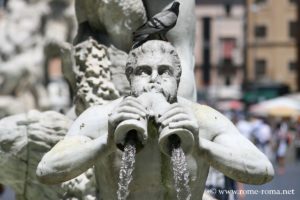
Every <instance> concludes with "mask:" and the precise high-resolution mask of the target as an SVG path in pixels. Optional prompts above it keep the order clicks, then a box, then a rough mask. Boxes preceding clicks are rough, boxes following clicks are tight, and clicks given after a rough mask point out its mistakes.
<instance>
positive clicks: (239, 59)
mask: <svg viewBox="0 0 300 200" xmlns="http://www.w3.org/2000/svg"><path fill="white" fill-rule="evenodd" d="M244 15H245V9H244V7H243V6H242V5H234V6H233V7H232V10H231V16H230V17H226V13H225V10H224V6H223V5H200V6H199V5H198V6H196V16H197V22H196V42H195V64H196V70H195V76H196V83H197V88H198V89H201V88H202V72H201V69H200V68H199V67H200V66H201V65H202V62H203V58H202V50H203V45H204V44H203V41H202V38H203V35H202V34H203V30H202V18H203V17H210V18H211V42H210V44H209V45H210V48H211V57H210V61H211V64H212V69H211V77H210V78H211V82H210V84H211V85H223V84H224V79H223V78H224V77H222V76H219V75H218V73H217V71H218V70H217V68H216V67H217V65H218V64H219V61H220V56H221V55H220V54H221V47H220V44H219V41H220V38H225V37H229V38H235V39H236V45H237V48H236V51H235V53H234V54H235V55H234V57H235V58H234V64H236V65H242V64H243V62H244V61H243V49H244V27H243V26H244ZM240 68H241V67H240ZM240 71H242V68H241V69H240ZM240 74H241V73H237V74H236V75H235V76H234V77H232V83H233V84H241V82H242V78H241V76H240Z"/></svg>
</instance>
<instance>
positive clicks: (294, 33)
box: [289, 21, 298, 39]
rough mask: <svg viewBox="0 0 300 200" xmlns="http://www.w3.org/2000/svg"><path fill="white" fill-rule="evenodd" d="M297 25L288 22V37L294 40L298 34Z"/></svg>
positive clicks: (294, 22) (293, 22)
mask: <svg viewBox="0 0 300 200" xmlns="http://www.w3.org/2000/svg"><path fill="white" fill-rule="evenodd" d="M297 25H298V23H297V22H296V21H290V22H289V36H290V37H291V38H294V39H296V38H297V33H298V26H297Z"/></svg>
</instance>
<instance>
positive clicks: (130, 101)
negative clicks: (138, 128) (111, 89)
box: [120, 97, 147, 114]
mask: <svg viewBox="0 0 300 200" xmlns="http://www.w3.org/2000/svg"><path fill="white" fill-rule="evenodd" d="M120 105H121V106H132V107H135V108H137V109H139V110H140V111H142V112H144V113H145V114H147V110H146V108H145V106H143V105H142V104H141V103H140V102H138V101H137V100H136V99H134V98H129V97H127V98H126V100H124V101H123V102H122V103H121V104H120Z"/></svg>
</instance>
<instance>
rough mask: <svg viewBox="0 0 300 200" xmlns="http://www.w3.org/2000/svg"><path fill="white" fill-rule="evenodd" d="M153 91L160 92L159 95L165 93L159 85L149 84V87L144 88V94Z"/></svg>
mask: <svg viewBox="0 0 300 200" xmlns="http://www.w3.org/2000/svg"><path fill="white" fill-rule="evenodd" d="M153 90H155V91H156V92H159V93H163V92H164V91H163V88H162V87H161V85H160V84H157V83H151V84H148V85H146V86H144V87H143V91H144V92H150V91H153Z"/></svg>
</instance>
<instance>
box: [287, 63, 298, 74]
mask: <svg viewBox="0 0 300 200" xmlns="http://www.w3.org/2000/svg"><path fill="white" fill-rule="evenodd" d="M297 67H298V66H297V62H296V61H290V62H289V70H290V71H291V72H294V71H296V69H297Z"/></svg>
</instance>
